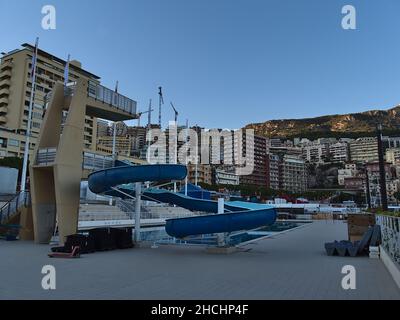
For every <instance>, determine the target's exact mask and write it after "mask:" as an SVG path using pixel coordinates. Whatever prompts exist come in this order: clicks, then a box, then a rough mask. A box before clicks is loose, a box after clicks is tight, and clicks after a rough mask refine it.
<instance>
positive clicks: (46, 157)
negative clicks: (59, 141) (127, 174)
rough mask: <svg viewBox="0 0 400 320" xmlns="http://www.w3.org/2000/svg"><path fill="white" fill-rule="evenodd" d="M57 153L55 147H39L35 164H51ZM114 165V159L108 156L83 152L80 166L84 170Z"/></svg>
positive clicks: (100, 168)
mask: <svg viewBox="0 0 400 320" xmlns="http://www.w3.org/2000/svg"><path fill="white" fill-rule="evenodd" d="M56 155H57V149H56V148H45V149H39V150H38V153H37V158H36V164H37V165H51V164H53V163H54V162H55V160H56ZM113 166H114V159H113V157H110V156H103V155H99V154H96V153H92V152H84V153H83V163H82V168H83V169H86V170H102V169H107V168H111V167H113Z"/></svg>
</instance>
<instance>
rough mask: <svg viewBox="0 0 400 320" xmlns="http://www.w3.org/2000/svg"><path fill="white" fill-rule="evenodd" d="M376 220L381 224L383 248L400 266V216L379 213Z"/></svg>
mask: <svg viewBox="0 0 400 320" xmlns="http://www.w3.org/2000/svg"><path fill="white" fill-rule="evenodd" d="M376 220H377V224H379V225H380V226H381V232H382V246H383V248H384V249H385V250H386V252H387V253H388V254H389V255H390V256H391V258H392V260H393V261H394V262H396V263H397V264H398V265H399V266H400V218H396V217H389V216H380V215H379V216H377V217H376Z"/></svg>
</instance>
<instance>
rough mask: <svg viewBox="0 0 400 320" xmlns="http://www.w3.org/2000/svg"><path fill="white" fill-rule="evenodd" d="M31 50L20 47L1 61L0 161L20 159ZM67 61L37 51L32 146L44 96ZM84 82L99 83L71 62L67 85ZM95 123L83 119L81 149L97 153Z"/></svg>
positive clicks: (61, 79) (61, 75)
mask: <svg viewBox="0 0 400 320" xmlns="http://www.w3.org/2000/svg"><path fill="white" fill-rule="evenodd" d="M33 51H34V47H33V46H31V45H29V44H26V43H25V44H23V45H22V48H21V49H17V50H13V51H11V52H8V53H6V54H4V55H3V56H2V57H1V63H0V157H5V156H17V157H21V156H23V152H24V148H25V133H26V131H27V123H28V113H29V103H30V96H31V90H32V80H31V68H32V56H33ZM65 66H66V61H64V60H63V59H60V58H58V57H56V56H54V55H52V54H50V53H47V52H45V51H43V50H38V58H37V79H36V90H35V98H34V104H33V110H32V126H31V136H32V138H31V141H30V142H31V146H30V151H31V152H32V151H33V147H34V145H35V143H36V140H37V137H38V134H39V131H40V126H41V123H42V119H43V116H44V112H45V102H46V101H45V96H46V95H47V94H48V93H49V92H50V91H51V90H52V88H53V86H54V84H55V83H56V82H57V81H61V82H63V81H64V70H65ZM78 78H84V79H86V80H90V81H92V82H94V83H99V81H100V78H99V77H98V76H96V75H94V74H92V73H90V72H88V71H86V70H84V69H82V66H81V63H80V62H78V61H76V60H73V61H70V66H69V81H74V80H76V79H78ZM96 136H97V119H96V118H93V117H89V116H87V117H86V119H85V131H84V147H85V149H89V150H95V149H96Z"/></svg>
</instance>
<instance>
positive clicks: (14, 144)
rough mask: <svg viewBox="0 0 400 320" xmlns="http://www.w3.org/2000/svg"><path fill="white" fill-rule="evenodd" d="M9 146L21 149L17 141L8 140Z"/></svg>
mask: <svg viewBox="0 0 400 320" xmlns="http://www.w3.org/2000/svg"><path fill="white" fill-rule="evenodd" d="M8 146H10V147H19V141H18V140H15V139H8Z"/></svg>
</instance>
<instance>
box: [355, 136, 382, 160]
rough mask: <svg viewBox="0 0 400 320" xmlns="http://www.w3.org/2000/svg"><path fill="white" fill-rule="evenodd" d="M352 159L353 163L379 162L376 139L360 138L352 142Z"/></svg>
mask: <svg viewBox="0 0 400 320" xmlns="http://www.w3.org/2000/svg"><path fill="white" fill-rule="evenodd" d="M350 158H351V161H353V162H372V161H377V160H378V140H377V138H376V137H364V138H358V139H356V140H354V141H352V142H350Z"/></svg>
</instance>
